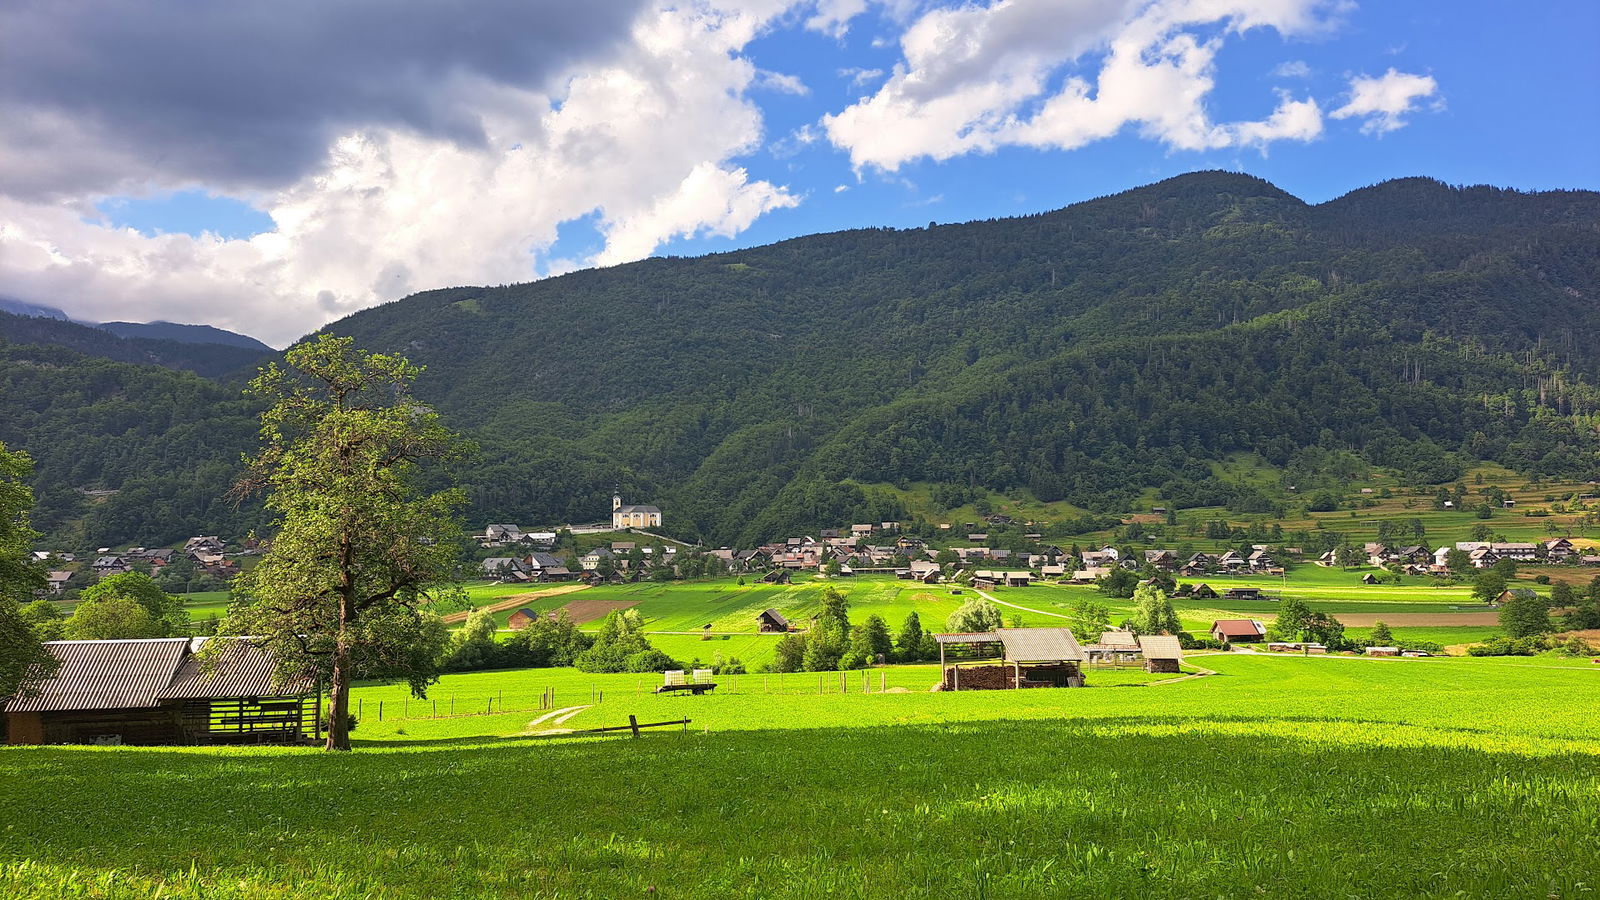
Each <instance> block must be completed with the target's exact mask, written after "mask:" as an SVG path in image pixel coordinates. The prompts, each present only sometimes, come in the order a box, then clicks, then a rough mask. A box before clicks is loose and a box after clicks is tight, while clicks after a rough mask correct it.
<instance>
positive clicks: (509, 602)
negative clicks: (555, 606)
mask: <svg viewBox="0 0 1600 900" xmlns="http://www.w3.org/2000/svg"><path fill="white" fill-rule="evenodd" d="M588 587H589V586H588V585H587V584H558V585H556V586H555V587H553V588H545V589H544V590H542V591H529V592H528V593H526V594H512V595H511V596H509V597H506V598H504V599H502V600H496V601H495V602H493V603H490V604H489V605H488V606H480V607H478V609H487V610H488V611H490V612H505V611H506V610H508V609H516V608H517V607H519V606H525V605H527V603H528V601H529V600H538V599H539V598H541V597H555V596H558V595H561V594H570V593H572V592H573V591H581V590H585V589H587V588H588ZM476 611H477V610H471V609H464V610H462V611H461V612H453V613H451V614H449V615H447V616H445V617H444V623H445V624H446V625H460V624H461V623H462V622H465V621H466V620H467V616H470V615H472V614H473V613H474V612H476Z"/></svg>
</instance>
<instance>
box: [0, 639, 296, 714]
mask: <svg viewBox="0 0 1600 900" xmlns="http://www.w3.org/2000/svg"><path fill="white" fill-rule="evenodd" d="M206 640H207V639H205V638H195V639H192V640H191V639H190V638H145V639H139V640H123V641H52V642H50V643H47V644H45V645H44V646H45V649H47V650H48V651H50V654H51V655H52V656H54V657H55V658H56V660H57V661H58V662H59V663H60V667H59V668H58V669H57V670H56V673H55V675H54V676H52V677H51V678H49V679H47V680H45V681H44V682H42V683H40V684H39V685H38V686H37V687H38V691H37V693H35V694H34V695H33V696H31V697H19V698H15V699H13V700H11V701H9V702H8V703H6V704H4V706H3V708H4V709H5V710H6V711H7V712H62V711H67V710H92V709H146V708H150V707H153V706H156V705H158V704H159V703H160V702H161V701H162V700H176V699H217V698H224V697H271V696H284V695H293V694H300V693H305V692H306V691H309V690H310V689H311V686H310V685H309V684H293V685H287V686H285V687H282V688H279V687H276V686H274V685H273V678H274V675H275V670H274V667H273V662H272V657H271V655H270V654H269V653H268V652H267V651H266V650H265V649H263V648H260V647H256V646H253V645H251V644H249V643H247V642H245V641H243V640H236V639H227V638H224V639H221V640H225V641H226V644H225V645H224V646H223V647H222V648H221V650H220V655H219V656H218V658H217V664H216V667H215V669H214V671H212V672H210V673H207V672H203V671H202V669H201V662H200V660H199V659H198V658H197V657H196V656H195V655H194V651H196V650H198V649H199V648H200V646H201V645H202V643H204V641H206Z"/></svg>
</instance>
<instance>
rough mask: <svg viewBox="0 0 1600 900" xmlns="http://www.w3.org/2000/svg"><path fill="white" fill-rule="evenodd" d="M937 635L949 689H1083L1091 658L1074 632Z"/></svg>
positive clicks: (1009, 630)
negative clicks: (1087, 655)
mask: <svg viewBox="0 0 1600 900" xmlns="http://www.w3.org/2000/svg"><path fill="white" fill-rule="evenodd" d="M933 637H934V640H935V641H937V642H938V644H939V668H940V671H941V673H942V682H943V687H944V689H945V690H950V691H959V690H986V689H994V688H1031V687H1083V668H1082V666H1083V663H1084V660H1085V659H1086V658H1087V657H1086V656H1085V654H1084V652H1083V648H1082V647H1080V646H1079V645H1078V639H1077V638H1075V637H1073V635H1072V631H1071V630H1070V629H1067V628H998V629H995V630H994V631H990V632H969V633H958V634H936V635H934V636H933ZM963 665H968V666H969V668H967V669H962V668H961V667H962V666H963ZM1007 666H1009V667H1010V668H1009V669H1008V668H1007Z"/></svg>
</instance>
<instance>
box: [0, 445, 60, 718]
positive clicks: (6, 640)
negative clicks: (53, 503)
mask: <svg viewBox="0 0 1600 900" xmlns="http://www.w3.org/2000/svg"><path fill="white" fill-rule="evenodd" d="M32 471H33V460H31V459H29V458H28V455H27V454H26V453H22V452H17V451H10V450H7V449H6V445H5V444H0V699H4V698H6V697H10V696H11V695H13V694H16V693H17V692H18V691H20V690H22V689H23V687H24V685H25V684H27V682H28V681H29V680H30V679H32V678H36V677H38V676H40V675H43V674H48V673H49V672H50V671H51V670H52V669H54V667H55V658H54V657H52V656H51V655H50V654H49V652H47V651H46V650H45V649H44V645H43V644H41V643H40V642H39V634H38V632H36V631H35V630H34V627H33V624H32V622H31V621H29V620H28V619H27V618H26V617H24V616H23V615H22V614H21V612H20V604H21V603H22V602H23V601H27V600H32V599H33V596H34V594H35V593H36V592H37V591H38V590H39V589H40V588H42V587H44V584H45V580H44V573H43V572H41V571H39V569H38V567H37V566H35V565H34V564H33V561H32V559H31V558H30V556H29V552H28V551H29V545H30V544H32V543H33V541H34V539H35V538H37V537H38V534H37V532H35V531H34V530H33V528H31V527H30V526H29V523H28V512H29V510H30V509H31V508H32V507H33V492H32V491H31V490H29V489H28V484H27V478H28V475H29V474H30V473H31V472H32Z"/></svg>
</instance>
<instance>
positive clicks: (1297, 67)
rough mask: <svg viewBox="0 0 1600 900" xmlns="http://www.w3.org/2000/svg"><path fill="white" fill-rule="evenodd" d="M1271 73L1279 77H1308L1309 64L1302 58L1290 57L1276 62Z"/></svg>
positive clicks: (1309, 75) (1309, 71)
mask: <svg viewBox="0 0 1600 900" xmlns="http://www.w3.org/2000/svg"><path fill="white" fill-rule="evenodd" d="M1272 74H1273V75H1275V76H1277V77H1279V78H1310V77H1311V66H1310V65H1308V64H1307V63H1306V61H1305V60H1303V59H1291V60H1288V61H1287V62H1281V63H1278V66H1277V68H1275V69H1273V70H1272Z"/></svg>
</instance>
